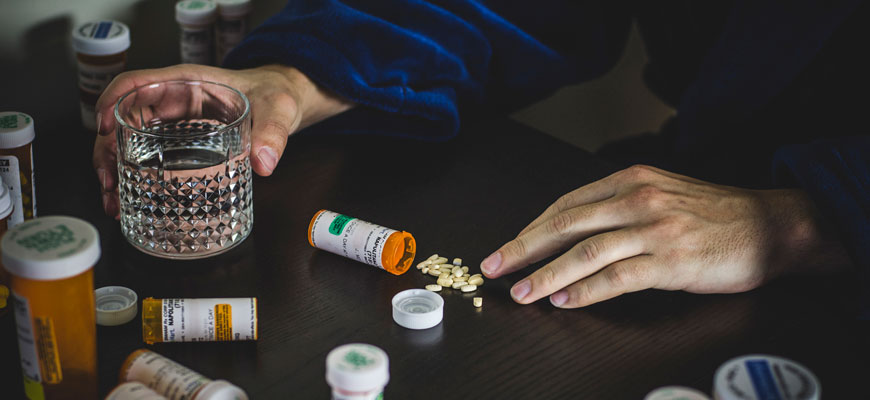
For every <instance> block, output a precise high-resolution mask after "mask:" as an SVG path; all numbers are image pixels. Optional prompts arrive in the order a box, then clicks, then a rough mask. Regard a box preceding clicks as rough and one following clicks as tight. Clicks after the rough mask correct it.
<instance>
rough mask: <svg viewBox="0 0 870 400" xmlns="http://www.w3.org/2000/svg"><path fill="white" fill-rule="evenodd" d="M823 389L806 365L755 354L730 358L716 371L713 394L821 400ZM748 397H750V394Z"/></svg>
mask: <svg viewBox="0 0 870 400" xmlns="http://www.w3.org/2000/svg"><path fill="white" fill-rule="evenodd" d="M821 391H822V388H821V386H820V385H819V381H818V379H816V376H815V375H813V373H812V372H810V370H808V369H807V368H806V367H804V366H802V365H800V364H798V363H796V362H794V361H791V360H788V359H785V358H782V357H776V356H769V355H764V354H753V355H747V356H741V357H737V358H734V359H731V360H729V361H728V362H726V363H724V364H722V366H720V367H719V369H717V370H716V375H715V377H714V378H713V393H714V396H715V398H716V399H718V400H734V399H741V400H744V399H749V400H755V399H773V398H776V399H778V398H785V396H784V393H791V394H792V396H793V397H789V398H790V399H795V400H817V399H819V398H820V397H821ZM747 396H748V397H747Z"/></svg>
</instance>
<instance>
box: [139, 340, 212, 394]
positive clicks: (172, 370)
mask: <svg viewBox="0 0 870 400" xmlns="http://www.w3.org/2000/svg"><path fill="white" fill-rule="evenodd" d="M126 380H127V381H128V382H133V381H135V382H142V383H143V384H145V386H148V387H149V388H150V389H151V390H153V391H155V392H157V393H159V394H161V395H163V396H165V397H166V398H168V399H170V400H190V399H192V398H193V396H194V394H196V392H197V391H199V389H200V388H202V386H203V385H205V384H207V383H209V382H211V379H208V378H206V377H204V376H202V375H200V374H198V373H196V372H195V371H193V370H191V369H190V368H187V367H185V366H183V365H181V364H179V363H177V362H175V361H172V360H170V359H168V358H166V357H163V356H161V355H159V354H157V353H154V352H151V351H143V352H142V353H141V354H139V356H137V357H136V358H135V359H134V360H133V361H132V362H131V363H130V367H129V368H128V369H127V372H126Z"/></svg>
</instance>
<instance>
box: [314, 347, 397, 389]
mask: <svg viewBox="0 0 870 400" xmlns="http://www.w3.org/2000/svg"><path fill="white" fill-rule="evenodd" d="M389 381H390V359H389V357H387V353H385V352H384V351H383V350H381V349H380V348H378V347H375V346H372V345H370V344H365V343H351V344H345V345H342V346H338V347H336V348H335V349H333V350H332V351H330V352H329V354H327V355H326V383H328V384H329V386H330V387H331V388H332V400H383V398H384V387H385V386H387V382H389Z"/></svg>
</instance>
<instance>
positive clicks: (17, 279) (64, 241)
mask: <svg viewBox="0 0 870 400" xmlns="http://www.w3.org/2000/svg"><path fill="white" fill-rule="evenodd" d="M0 248H2V250H0V251H2V253H3V255H2V262H3V267H4V268H5V269H6V271H7V272H9V275H10V280H11V289H12V297H13V299H14V304H13V313H14V314H15V325H16V330H17V331H18V351H19V355H20V357H21V372H22V375H23V378H24V393H25V394H26V396H27V398H29V399H93V398H96V397H97V325H96V306H95V302H94V274H93V270H94V269H93V267H94V264H96V263H97V261H98V260H99V258H100V239H99V235H98V234H97V230H96V229H95V228H94V227H93V226H92V225H91V224H89V223H87V222H85V221H82V220H80V219H78V218H73V217H63V216H50V217H41V218H35V219H33V220H30V221H27V222H24V223H22V224H19V225H17V226H15V227H13V228H12V229H10V230H9V231H8V232H6V234H5V235H3V239H2V240H0Z"/></svg>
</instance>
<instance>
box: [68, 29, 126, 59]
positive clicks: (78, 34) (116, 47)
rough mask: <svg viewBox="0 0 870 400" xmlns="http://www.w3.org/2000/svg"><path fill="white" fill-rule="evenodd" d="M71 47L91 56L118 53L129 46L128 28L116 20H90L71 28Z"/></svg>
mask: <svg viewBox="0 0 870 400" xmlns="http://www.w3.org/2000/svg"><path fill="white" fill-rule="evenodd" d="M72 37H73V39H72V42H73V49H74V50H75V51H76V52H77V53H82V54H88V55H92V56H107V55H110V54H118V53H120V52H122V51H126V50H127V49H128V48H130V28H127V25H124V24H123V23H120V22H118V21H91V22H85V23H83V24H81V25H79V26H78V27H77V28H76V29H74V30H73V35H72Z"/></svg>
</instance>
